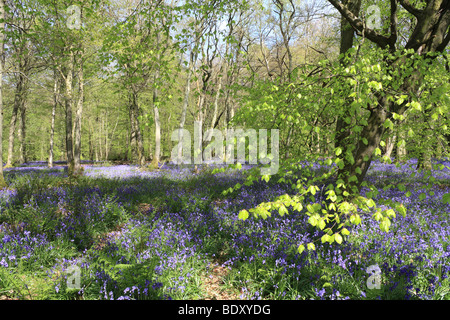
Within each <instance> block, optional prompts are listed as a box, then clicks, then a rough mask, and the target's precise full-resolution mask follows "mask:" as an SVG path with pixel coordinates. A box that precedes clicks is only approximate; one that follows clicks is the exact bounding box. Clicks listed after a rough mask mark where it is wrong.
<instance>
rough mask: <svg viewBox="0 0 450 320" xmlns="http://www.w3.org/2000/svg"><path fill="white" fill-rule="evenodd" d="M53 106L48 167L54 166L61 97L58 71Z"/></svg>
mask: <svg viewBox="0 0 450 320" xmlns="http://www.w3.org/2000/svg"><path fill="white" fill-rule="evenodd" d="M53 77H54V79H53V81H54V82H53V106H52V120H51V125H50V150H49V154H48V167H49V168H52V167H53V140H54V137H55V117H56V107H57V105H58V97H59V86H58V76H57V74H56V71H55V72H54V75H53Z"/></svg>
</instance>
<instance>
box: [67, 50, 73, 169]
mask: <svg viewBox="0 0 450 320" xmlns="http://www.w3.org/2000/svg"><path fill="white" fill-rule="evenodd" d="M69 52H70V53H69V62H68V65H67V69H66V70H67V74H66V76H65V94H64V100H65V108H66V157H67V168H68V173H69V176H72V175H73V173H74V166H75V163H74V156H73V120H72V109H73V93H72V91H73V90H72V89H73V68H74V53H73V51H72V50H71V48H69Z"/></svg>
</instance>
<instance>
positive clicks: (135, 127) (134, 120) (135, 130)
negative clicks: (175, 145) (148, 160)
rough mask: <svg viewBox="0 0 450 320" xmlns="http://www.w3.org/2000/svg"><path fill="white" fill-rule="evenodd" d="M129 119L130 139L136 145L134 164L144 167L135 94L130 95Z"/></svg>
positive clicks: (143, 153)
mask: <svg viewBox="0 0 450 320" xmlns="http://www.w3.org/2000/svg"><path fill="white" fill-rule="evenodd" d="M129 98H130V101H129V103H130V117H131V128H132V130H131V137H132V141H133V139H134V141H135V143H136V149H135V150H136V162H137V164H138V165H139V166H141V167H143V166H145V152H144V144H143V140H142V134H141V128H140V124H139V106H138V102H137V94H136V93H131V94H130V97H129Z"/></svg>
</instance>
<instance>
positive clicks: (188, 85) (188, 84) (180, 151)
mask: <svg viewBox="0 0 450 320" xmlns="http://www.w3.org/2000/svg"><path fill="white" fill-rule="evenodd" d="M194 61H195V58H194V52H193V51H191V53H190V59H189V70H188V75H187V78H186V85H185V87H184V100H183V108H182V111H181V119H180V126H179V129H180V130H179V131H178V142H179V144H178V155H177V156H178V159H179V160H178V161H181V159H182V154H183V149H182V141H183V129H184V123H185V122H186V111H187V107H188V105H189V94H190V91H191V77H192V73H193V68H194V66H193V64H194ZM172 160H173V159H172Z"/></svg>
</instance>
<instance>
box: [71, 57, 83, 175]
mask: <svg viewBox="0 0 450 320" xmlns="http://www.w3.org/2000/svg"><path fill="white" fill-rule="evenodd" d="M78 95H79V96H78V102H77V111H76V114H75V129H74V133H75V143H74V148H73V161H74V168H73V170H74V174H77V175H79V174H81V173H82V167H81V117H82V115H83V103H84V73H83V53H80V57H79V66H78Z"/></svg>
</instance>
